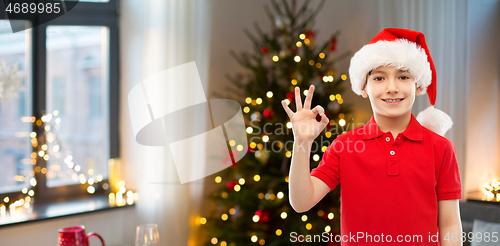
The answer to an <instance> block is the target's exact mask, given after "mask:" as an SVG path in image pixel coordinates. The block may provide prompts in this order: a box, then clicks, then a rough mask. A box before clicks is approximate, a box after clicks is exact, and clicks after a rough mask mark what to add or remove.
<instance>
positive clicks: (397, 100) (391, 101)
mask: <svg viewBox="0 0 500 246" xmlns="http://www.w3.org/2000/svg"><path fill="white" fill-rule="evenodd" d="M385 101H386V102H390V103H393V102H399V101H401V99H395V100H387V99H386V100H385Z"/></svg>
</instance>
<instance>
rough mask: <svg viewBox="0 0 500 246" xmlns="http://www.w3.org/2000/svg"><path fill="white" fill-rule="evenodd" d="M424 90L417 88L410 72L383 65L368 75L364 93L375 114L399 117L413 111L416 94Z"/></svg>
mask: <svg viewBox="0 0 500 246" xmlns="http://www.w3.org/2000/svg"><path fill="white" fill-rule="evenodd" d="M422 90H423V89H422V88H417V84H416V83H415V79H414V78H413V76H412V75H411V74H410V72H408V71H403V70H399V69H397V68H394V67H386V66H382V67H379V68H376V69H374V70H372V72H371V74H369V75H368V76H367V82H366V85H365V87H364V88H363V94H362V95H363V97H364V98H367V97H369V98H370V103H371V106H372V109H373V112H374V114H378V115H380V116H386V117H399V116H402V115H404V114H407V113H410V112H411V107H412V106H413V102H415V96H418V95H420V93H421V92H422ZM391 99H396V100H395V101H392V100H391Z"/></svg>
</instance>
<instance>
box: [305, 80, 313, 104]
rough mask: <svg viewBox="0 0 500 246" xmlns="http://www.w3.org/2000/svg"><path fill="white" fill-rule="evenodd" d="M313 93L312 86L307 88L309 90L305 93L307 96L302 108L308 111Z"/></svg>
mask: <svg viewBox="0 0 500 246" xmlns="http://www.w3.org/2000/svg"><path fill="white" fill-rule="evenodd" d="M313 93H314V85H311V86H309V90H308V91H307V96H306V100H305V102H304V108H305V109H310V108H311V101H312V98H313Z"/></svg>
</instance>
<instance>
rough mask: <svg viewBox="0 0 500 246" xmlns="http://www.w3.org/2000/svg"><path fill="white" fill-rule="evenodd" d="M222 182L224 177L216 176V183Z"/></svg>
mask: <svg viewBox="0 0 500 246" xmlns="http://www.w3.org/2000/svg"><path fill="white" fill-rule="evenodd" d="M220 182H222V178H221V177H220V176H217V177H215V183H217V184H218V183H220Z"/></svg>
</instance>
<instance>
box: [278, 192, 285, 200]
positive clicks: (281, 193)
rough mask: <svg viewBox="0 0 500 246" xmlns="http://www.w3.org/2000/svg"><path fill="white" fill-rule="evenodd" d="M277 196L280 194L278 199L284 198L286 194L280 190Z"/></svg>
mask: <svg viewBox="0 0 500 246" xmlns="http://www.w3.org/2000/svg"><path fill="white" fill-rule="evenodd" d="M277 196H278V199H283V197H284V196H285V194H284V193H283V192H282V191H280V192H278V195H277Z"/></svg>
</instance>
